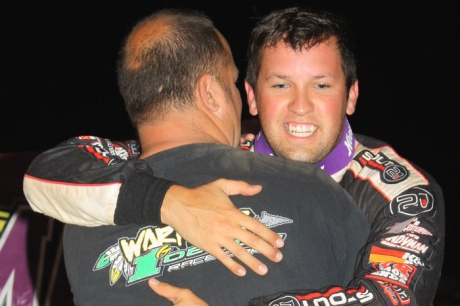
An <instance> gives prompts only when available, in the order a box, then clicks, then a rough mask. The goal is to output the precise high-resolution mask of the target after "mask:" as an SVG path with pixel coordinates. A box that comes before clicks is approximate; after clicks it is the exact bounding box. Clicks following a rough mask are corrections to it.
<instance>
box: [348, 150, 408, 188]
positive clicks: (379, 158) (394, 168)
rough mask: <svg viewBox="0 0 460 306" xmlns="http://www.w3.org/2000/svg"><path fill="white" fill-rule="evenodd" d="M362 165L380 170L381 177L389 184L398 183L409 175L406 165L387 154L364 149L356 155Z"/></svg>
mask: <svg viewBox="0 0 460 306" xmlns="http://www.w3.org/2000/svg"><path fill="white" fill-rule="evenodd" d="M355 160H356V161H358V163H359V164H360V165H361V166H362V167H369V168H371V169H374V170H377V171H379V172H380V179H381V180H382V182H385V183H387V184H396V183H399V182H401V181H404V180H405V179H407V178H408V177H409V172H408V171H407V169H406V167H404V166H402V165H400V164H399V163H397V162H395V161H393V160H391V159H389V158H388V157H387V156H386V155H385V154H383V153H378V154H377V155H374V154H372V152H370V151H368V150H364V151H363V152H361V153H360V154H358V155H357V156H356V157H355Z"/></svg>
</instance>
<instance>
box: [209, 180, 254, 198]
mask: <svg viewBox="0 0 460 306" xmlns="http://www.w3.org/2000/svg"><path fill="white" fill-rule="evenodd" d="M215 183H216V184H217V185H219V186H220V188H222V190H223V191H224V192H225V193H226V194H227V195H237V194H241V195H244V196H252V195H255V194H258V193H259V192H260V191H261V190H262V186H261V185H252V184H249V183H247V182H245V181H234V180H227V179H218V180H216V181H215Z"/></svg>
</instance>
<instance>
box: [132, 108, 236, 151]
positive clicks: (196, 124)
mask: <svg viewBox="0 0 460 306" xmlns="http://www.w3.org/2000/svg"><path fill="white" fill-rule="evenodd" d="M169 117H171V118H172V119H165V120H161V122H156V123H155V124H153V123H152V124H143V125H140V126H138V133H139V139H140V144H141V148H142V154H141V156H140V158H141V159H142V158H146V157H148V156H151V155H153V154H156V153H159V152H162V151H165V150H169V149H172V148H175V147H179V146H184V145H188V144H194V143H221V144H226V145H228V143H227V141H226V139H225V138H224V137H221V135H220V134H218V133H217V135H216V132H215V130H216V129H215V128H214V126H212V123H209V122H207V120H206V118H199V117H197V116H180V117H179V116H169Z"/></svg>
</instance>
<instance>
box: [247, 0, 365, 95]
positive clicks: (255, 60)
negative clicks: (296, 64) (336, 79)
mask: <svg viewBox="0 0 460 306" xmlns="http://www.w3.org/2000/svg"><path fill="white" fill-rule="evenodd" d="M331 38H335V39H336V42H337V47H338V48H339V51H340V56H341V60H342V70H343V72H344V74H345V78H346V83H347V84H346V85H347V88H350V86H351V85H352V84H353V83H354V81H356V63H355V58H354V55H353V51H352V50H353V46H352V42H351V39H350V37H349V36H348V34H347V28H346V24H345V22H344V20H343V19H341V18H340V17H338V16H335V15H333V14H331V13H328V12H324V11H312V10H307V9H303V8H300V7H292V8H287V9H283V10H279V11H275V12H272V13H270V14H269V15H267V16H265V17H264V18H263V19H261V20H260V21H259V22H258V24H257V25H256V26H255V27H254V29H253V30H252V32H251V38H250V40H249V46H248V67H247V74H246V79H247V81H248V83H249V84H250V85H251V86H252V88H254V89H255V90H256V89H257V86H256V85H257V77H258V73H259V70H260V66H261V61H262V56H263V52H264V50H265V48H269V47H274V46H276V45H277V44H278V43H279V42H282V43H284V44H286V45H288V46H290V47H291V48H292V49H293V50H296V51H302V50H309V49H310V48H311V47H314V46H316V45H318V44H320V43H323V42H326V41H328V40H329V39H331Z"/></svg>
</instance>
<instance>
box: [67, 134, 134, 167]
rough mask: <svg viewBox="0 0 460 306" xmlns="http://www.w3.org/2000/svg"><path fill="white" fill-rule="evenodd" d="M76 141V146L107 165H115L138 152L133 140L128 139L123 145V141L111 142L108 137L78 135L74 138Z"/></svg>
mask: <svg viewBox="0 0 460 306" xmlns="http://www.w3.org/2000/svg"><path fill="white" fill-rule="evenodd" d="M76 142H77V143H78V148H80V149H83V150H84V151H86V152H87V153H89V154H90V155H91V156H92V157H93V158H95V159H97V160H99V161H101V162H102V163H104V164H105V165H107V166H111V165H115V164H117V163H119V162H120V161H124V160H127V159H128V158H129V156H135V155H138V154H139V149H138V146H137V144H136V142H135V141H130V142H128V143H127V145H126V146H125V144H123V143H113V142H111V141H110V140H108V139H103V138H99V137H94V136H80V137H77V138H76Z"/></svg>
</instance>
